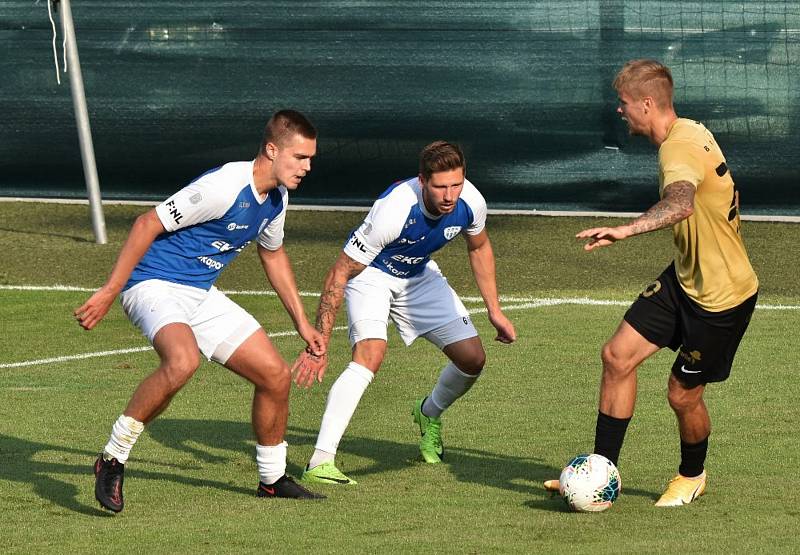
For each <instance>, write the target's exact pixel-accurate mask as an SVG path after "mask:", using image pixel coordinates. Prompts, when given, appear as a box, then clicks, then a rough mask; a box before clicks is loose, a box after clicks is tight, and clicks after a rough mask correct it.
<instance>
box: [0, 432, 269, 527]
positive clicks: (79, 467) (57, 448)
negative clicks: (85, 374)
mask: <svg viewBox="0 0 800 555" xmlns="http://www.w3.org/2000/svg"><path fill="white" fill-rule="evenodd" d="M43 453H51V454H52V453H58V454H59V455H56V456H55V457H53V456H50V457H49V458H50V459H51V460H54V459H61V460H67V459H68V457H67V456H65V455H71V456H76V455H77V456H80V457H83V458H85V462H84V463H82V464H69V463H59V462H50V461H43V460H41V459H42V458H43V455H42V454H43ZM96 457H97V451H87V450H81V449H72V448H70V447H64V446H61V445H51V444H46V443H39V442H35V441H29V440H26V439H20V438H15V437H11V436H7V435H4V434H0V480H7V481H9V482H16V483H19V484H30V486H31V488H32V489H33V491H34V492H35V493H36V495H38V496H39V497H41V498H42V499H46V500H48V501H50V502H52V503H54V504H56V505H58V506H60V507H64V508H65V509H68V510H70V511H75V512H77V513H81V514H85V515H90V516H113V515H112V514H111V513H108V512H106V511H104V510H102V509H100V507H99V505H98V504H97V502H96V501H95V500H94V475H93V470H92V465H93V463H94V460H95V458H96ZM69 458H72V457H69ZM139 461H141V463H143V464H141V466H144V465H149V466H168V467H172V468H176V469H179V470H180V469H181V468H184V467H181V466H179V465H169V464H167V465H165V464H164V463H162V462H161V461H149V460H146V459H139ZM64 475H66V476H81V477H82V478H81V482H82V483H84V484H85V487H83V486H82V487H77V486H75V485H73V484H71V483H68V482H65V481H62V480H59V479H58V477H59V476H64ZM125 477H126V478H133V479H134V480H141V479H146V480H159V481H169V482H175V483H179V484H185V485H189V486H197V487H209V488H217V489H222V490H226V491H232V492H235V493H242V494H247V495H253V494H254V493H255V485H253V486H252V487H250V488H241V487H235V486H231V485H230V484H227V483H224V482H218V481H214V480H204V479H197V478H187V477H185V476H181V475H180V474H174V473H170V472H158V471H156V472H153V471H146V470H140V469H137V470H135V471H132V472H127V471H126V473H125Z"/></svg>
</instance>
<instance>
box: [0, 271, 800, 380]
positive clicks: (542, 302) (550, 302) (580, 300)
mask: <svg viewBox="0 0 800 555" xmlns="http://www.w3.org/2000/svg"><path fill="white" fill-rule="evenodd" d="M3 289H5V290H18V291H78V292H91V291H94V289H91V288H87V287H73V286H67V285H56V286H37V285H0V290H3ZM225 293H226V294H228V295H271V296H274V295H275V293H274V292H273V291H225ZM317 295H319V293H310V292H303V293H301V296H317ZM462 300H463V301H465V302H473V303H478V302H482V299H481V298H480V297H463V298H462ZM500 301H501V302H503V303H507V304H505V305H504V306H503V307H502V308H503V310H505V311H510V310H527V309H530V308H540V307H543V306H560V305H568V304H572V305H580V306H628V305H630V303H631V301H613V300H603V299H590V298H588V297H573V298H536V297H512V296H501V297H500ZM757 308H758V309H759V310H800V305H782V304H778V305H765V304H759V305H757ZM468 312H469V313H470V314H481V313H484V312H486V307H478V308H473V309H470V310H469V311H468ZM343 329H346V326H337V327H335V328H334V330H343ZM295 333H297V332H295V331H294V330H290V331H280V332H275V333H268V334H267V335H268V336H269V337H286V336H290V335H294V334H295ZM151 348H152V347H150V346H147V347H134V348H131V349H117V350H114V351H98V352H93V353H83V354H79V355H66V356H61V357H53V358H44V359H39V360H26V361H22V362H8V363H0V368H19V367H22V366H37V365H40V364H51V363H55V362H68V361H72V360H83V359H87V358H95V357H103V356H113V355H121V354H126V353H138V352H143V351H148V350H150V349H151Z"/></svg>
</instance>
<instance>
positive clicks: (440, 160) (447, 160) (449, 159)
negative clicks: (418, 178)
mask: <svg viewBox="0 0 800 555" xmlns="http://www.w3.org/2000/svg"><path fill="white" fill-rule="evenodd" d="M456 168H462V169H463V170H464V172H465V173H466V171H467V162H466V160H465V159H464V153H463V152H462V151H461V148H460V147H459V146H458V145H457V144H453V143H448V142H447V141H435V142H433V143H431V144H429V145H428V146H426V147H425V148H423V149H422V152H421V153H420V155H419V173H420V175H422V177H424V178H425V179H430V177H431V175H433V174H434V173H437V172H444V171H448V170H454V169H456Z"/></svg>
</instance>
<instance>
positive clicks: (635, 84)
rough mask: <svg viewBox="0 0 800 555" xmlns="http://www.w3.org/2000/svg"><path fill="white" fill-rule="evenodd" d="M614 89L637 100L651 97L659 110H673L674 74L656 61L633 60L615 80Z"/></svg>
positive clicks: (623, 67) (620, 71)
mask: <svg viewBox="0 0 800 555" xmlns="http://www.w3.org/2000/svg"><path fill="white" fill-rule="evenodd" d="M613 86H614V89H615V90H616V91H617V92H618V93H620V94H622V93H627V94H629V95H631V96H632V97H633V98H634V99H635V100H639V99H641V98H644V97H645V96H650V97H652V98H653V100H654V101H655V103H656V106H658V107H659V108H662V109H664V108H672V88H673V84H672V73H671V72H670V70H669V68H668V67H667V66H665V65H664V64H662V63H661V62H658V61H656V60H647V59H641V60H631V61H629V62H628V63H626V64H625V65H624V66H622V69H621V70H619V73H617V76H616V78H615V79H614V84H613Z"/></svg>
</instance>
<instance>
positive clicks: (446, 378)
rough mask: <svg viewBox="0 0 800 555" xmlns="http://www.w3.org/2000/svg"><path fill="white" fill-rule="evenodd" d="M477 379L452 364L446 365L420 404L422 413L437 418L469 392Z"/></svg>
mask: <svg viewBox="0 0 800 555" xmlns="http://www.w3.org/2000/svg"><path fill="white" fill-rule="evenodd" d="M477 379H478V376H477V375H476V376H473V375H471V374H465V373H464V372H462V371H461V370H459V369H458V367H457V366H456V365H455V364H453V363H452V362H450V363H448V365H447V366H445V367H444V368H442V372H441V373H440V374H439V380H438V381H437V382H436V385H435V386H434V387H433V391H432V392H431V394H430V395H428V398H427V399H425V402H424V403H422V413H423V414H424V415H425V416H430V417H433V418H439V417H440V416H441V415H442V413H443V412H444V411H445V410H446V409H447V407H449V406H450V405H452V404H453V402H454V401H455V400H456V399H458V398H459V397H461V396H462V395H464V394H465V393H466V392H467V391H469V389H470V388H471V387H472V384H474V383H475V380H477Z"/></svg>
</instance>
